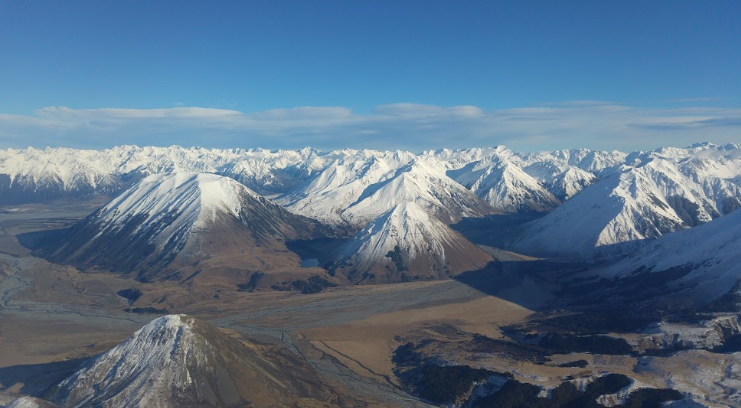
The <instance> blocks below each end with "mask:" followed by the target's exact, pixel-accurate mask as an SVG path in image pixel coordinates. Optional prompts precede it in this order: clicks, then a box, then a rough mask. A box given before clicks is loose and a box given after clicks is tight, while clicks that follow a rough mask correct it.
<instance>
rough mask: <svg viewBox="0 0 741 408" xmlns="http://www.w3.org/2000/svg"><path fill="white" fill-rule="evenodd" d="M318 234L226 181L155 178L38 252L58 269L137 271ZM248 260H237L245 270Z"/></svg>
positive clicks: (200, 176)
mask: <svg viewBox="0 0 741 408" xmlns="http://www.w3.org/2000/svg"><path fill="white" fill-rule="evenodd" d="M321 228H322V226H320V225H319V224H318V223H316V222H315V221H312V220H310V219H307V218H304V217H301V216H297V215H293V214H291V213H289V212H288V211H286V210H285V209H283V208H282V207H280V206H278V205H277V204H274V203H272V202H270V201H269V200H267V199H265V198H263V197H261V196H259V195H257V194H256V193H254V192H252V191H251V190H249V189H248V188H247V187H245V186H244V185H242V184H240V183H238V182H236V181H235V180H233V179H230V178H228V177H223V176H218V175H215V174H208V173H172V174H155V175H151V176H149V177H147V178H145V179H143V180H142V181H140V182H139V183H137V184H136V185H135V186H134V187H132V188H130V189H128V190H126V191H125V192H124V193H122V194H121V195H119V196H118V197H116V198H115V199H113V200H112V201H111V202H110V203H108V204H107V205H106V206H104V207H103V208H101V209H99V210H98V211H96V212H95V213H93V214H91V215H90V216H88V217H87V218H85V219H83V220H82V221H80V222H79V223H77V224H76V225H74V226H73V227H71V228H69V229H67V230H63V231H61V232H60V233H59V234H58V235H55V236H54V237H50V238H48V239H47V240H46V242H45V244H43V245H42V247H41V249H40V252H41V253H42V254H43V255H45V256H47V257H48V258H50V259H52V260H54V261H57V262H62V263H74V264H77V265H82V266H87V267H89V266H94V267H97V268H102V269H110V270H116V271H122V272H129V271H134V270H139V271H140V272H141V271H142V270H147V271H151V270H158V269H162V268H165V267H167V266H168V265H169V264H170V263H171V262H172V261H174V260H176V259H178V260H179V264H182V265H191V264H193V263H195V262H198V261H199V260H204V259H208V258H211V257H212V256H213V254H215V253H223V252H224V251H228V250H232V249H234V250H239V251H240V252H244V250H245V249H249V248H252V247H255V246H259V247H261V250H262V251H266V250H268V249H270V248H274V249H275V250H276V251H278V250H281V251H282V250H285V245H284V243H283V242H284V241H285V240H287V239H297V238H309V237H312V236H314V234H315V233H317V232H318V230H319V229H321ZM324 232H325V233H326V231H324ZM247 258H249V257H246V256H244V257H243V259H241V260H239V261H240V262H244V263H245V264H249V262H248V259H247Z"/></svg>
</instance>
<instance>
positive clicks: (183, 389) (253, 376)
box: [51, 315, 337, 407]
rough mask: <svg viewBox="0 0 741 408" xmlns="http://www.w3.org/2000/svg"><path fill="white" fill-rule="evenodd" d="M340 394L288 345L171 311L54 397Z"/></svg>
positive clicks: (221, 398)
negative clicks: (239, 335)
mask: <svg viewBox="0 0 741 408" xmlns="http://www.w3.org/2000/svg"><path fill="white" fill-rule="evenodd" d="M266 351H269V353H266ZM336 398H337V397H336V395H335V393H334V391H333V390H331V389H330V388H329V387H327V386H325V385H323V384H322V383H321V381H320V379H319V377H318V376H317V375H316V373H314V372H313V371H312V369H311V368H310V367H309V366H308V365H307V364H305V363H303V362H302V361H301V360H300V359H297V358H295V356H290V355H288V352H287V351H282V352H281V351H277V350H265V349H264V348H261V347H259V346H257V345H249V346H248V345H245V344H243V343H242V342H240V341H239V340H238V339H235V338H232V337H230V336H228V335H226V334H225V333H223V332H221V331H219V330H218V329H217V328H215V327H213V326H211V325H210V324H208V323H206V322H204V321H201V320H198V319H195V318H192V317H188V316H185V315H169V316H164V317H160V318H158V319H155V320H153V321H152V322H151V323H149V324H147V325H146V326H144V327H142V328H141V329H140V330H139V331H137V332H136V333H134V334H133V335H132V336H131V337H129V338H128V339H127V340H126V341H124V342H123V343H121V344H119V345H118V346H116V347H114V348H113V349H111V350H110V351H108V352H106V353H103V354H101V355H99V356H97V357H94V358H92V359H91V360H89V361H88V362H87V363H85V364H84V366H83V367H82V368H80V369H79V370H78V371H77V372H75V373H74V374H73V375H71V376H70V377H69V378H67V379H65V380H64V381H63V382H62V383H61V384H59V386H58V387H57V390H56V391H55V393H54V395H53V397H52V398H51V400H53V401H56V402H58V403H59V404H60V405H62V406H66V407H93V406H115V407H140V406H147V407H155V406H156V407H243V406H253V407H291V406H307V407H311V406H316V407H320V406H326V405H325V404H329V405H330V406H337V405H336ZM333 402H334V403H333Z"/></svg>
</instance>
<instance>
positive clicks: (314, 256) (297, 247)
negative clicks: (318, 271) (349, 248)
mask: <svg viewBox="0 0 741 408" xmlns="http://www.w3.org/2000/svg"><path fill="white" fill-rule="evenodd" d="M349 240H350V238H318V239H304V240H294V241H286V248H288V250H290V251H291V252H294V253H296V255H298V256H299V258H301V261H302V263H304V262H306V261H312V260H316V261H317V263H318V265H314V264H313V263H308V265H311V266H322V265H326V263H327V262H329V261H331V260H332V256H333V255H334V254H335V252H336V251H337V249H338V248H340V247H341V246H342V245H344V244H345V243H346V242H348V241H349Z"/></svg>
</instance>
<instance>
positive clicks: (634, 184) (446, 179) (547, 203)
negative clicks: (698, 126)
mask: <svg viewBox="0 0 741 408" xmlns="http://www.w3.org/2000/svg"><path fill="white" fill-rule="evenodd" d="M740 152H741V147H740V146H739V145H730V144H729V145H724V146H716V145H712V144H707V143H704V144H697V145H693V146H691V147H688V148H684V149H678V148H663V149H657V150H655V151H651V152H634V153H630V154H625V153H621V152H603V151H594V150H588V149H574V150H559V151H554V152H540V153H517V152H514V151H512V150H510V149H507V148H506V147H503V146H497V147H491V148H471V149H464V150H445V149H444V150H438V151H428V152H424V153H421V154H414V153H410V152H402V151H396V152H379V151H373V150H351V149H345V150H336V151H331V152H320V151H317V150H313V149H310V148H305V149H301V150H295V151H289V150H274V151H273V150H265V149H251V150H243V149H225V150H219V149H203V148H182V147H177V146H172V147H166V148H160V147H136V146H121V147H116V148H113V149H108V150H103V151H91V150H73V149H51V148H47V149H44V150H36V149H32V148H29V149H24V150H10V149H9V150H4V151H0V203H2V204H8V203H20V202H28V201H44V200H48V199H53V198H58V197H69V196H77V195H86V194H106V195H113V194H115V193H116V192H118V191H122V190H123V189H125V188H127V187H130V186H131V185H133V184H134V183H136V182H137V181H138V180H140V179H141V178H143V177H145V176H147V175H151V174H160V173H168V172H199V173H211V174H220V175H225V176H228V177H230V178H233V179H235V180H237V181H239V182H241V183H242V184H244V185H247V186H248V187H250V188H251V189H253V190H256V191H258V192H260V193H265V194H270V195H271V196H278V197H277V198H276V201H277V202H278V203H279V204H280V205H282V206H284V207H285V208H287V209H288V210H289V211H291V212H294V213H297V214H301V215H304V216H308V217H311V218H315V219H319V220H322V221H325V222H329V223H334V224H342V223H349V224H351V225H352V226H353V227H354V228H362V227H364V226H365V225H367V224H368V223H369V222H371V221H373V220H374V219H376V218H377V217H378V216H380V215H381V214H383V213H384V212H386V211H388V210H390V209H391V208H393V207H394V206H396V205H397V204H400V203H402V202H407V201H414V202H416V203H417V204H418V205H419V206H420V207H422V208H423V209H425V211H427V212H429V213H430V214H432V215H434V216H436V217H438V218H440V219H441V220H443V221H444V222H446V223H451V222H452V223H454V222H456V221H457V220H459V219H460V218H461V217H469V216H473V217H477V216H482V215H484V214H487V213H489V212H491V211H493V209H492V207H493V208H494V210H499V211H502V212H519V211H531V210H538V211H549V210H551V209H553V208H557V209H560V211H554V212H552V213H551V214H550V215H548V216H547V217H545V218H543V219H542V220H541V221H538V222H537V223H534V224H533V225H532V226H530V227H528V229H527V231H526V235H523V236H520V237H519V238H522V239H521V242H523V243H527V242H531V243H534V244H536V245H535V248H536V249H542V250H545V251H547V252H554V253H556V252H561V250H562V249H564V248H566V249H568V250H569V251H570V252H572V253H574V252H577V251H579V250H581V249H584V248H588V249H590V248H594V247H596V246H598V247H602V249H605V248H607V247H609V246H612V245H614V244H620V243H623V242H626V241H633V242H637V240H642V239H646V238H651V237H656V236H659V235H661V234H663V233H666V232H668V231H674V230H677V229H681V228H686V227H689V226H695V225H699V224H701V223H703V222H708V221H710V220H712V219H714V218H716V217H719V216H721V215H723V214H726V213H728V212H730V211H732V210H734V209H736V208H740V207H741V157H740V156H741V153H740ZM451 176H452V178H451ZM615 177H618V178H619V179H618V178H615ZM453 178H454V179H455V180H453ZM607 180H611V181H607ZM598 186H599V187H598ZM467 187H468V188H470V191H467V190H468V189H467ZM635 189H641V190H643V191H637V190H635ZM586 190H592V192H591V193H589V195H588V196H589V200H591V201H592V202H587V201H585V199H581V200H579V201H578V202H577V203H571V201H573V200H574V199H576V198H577V197H579V196H581V195H582V194H583V192H585V191H586ZM599 191H601V193H599ZM649 192H650V193H651V194H648V193H649ZM474 193H475V194H474ZM652 197H655V198H656V199H655V200H654V199H653V198H652ZM559 202H565V204H560V205H559ZM487 203H488V205H487ZM664 207H667V208H664ZM618 208H619V209H620V210H619V211H613V210H614V209H618ZM598 209H602V210H606V209H609V211H607V212H604V211H602V210H599V211H598ZM600 211H602V213H600ZM612 212H614V214H612V215H611V213H612ZM569 217H576V218H578V219H574V220H571V219H570V218H569ZM677 219H678V220H679V221H678V220H677ZM578 225H585V228H586V230H581V229H579V228H578ZM586 225H589V226H588V227H587V226H586ZM535 235H540V236H539V237H535ZM576 237H579V238H578V239H577V241H579V242H576V243H577V244H578V245H576V246H575V247H572V246H571V245H569V244H567V243H566V242H568V241H564V239H565V238H569V239H570V240H573V239H576ZM554 239H555V240H558V242H554V243H553V244H551V243H549V242H548V241H549V240H554ZM561 247H564V248H561Z"/></svg>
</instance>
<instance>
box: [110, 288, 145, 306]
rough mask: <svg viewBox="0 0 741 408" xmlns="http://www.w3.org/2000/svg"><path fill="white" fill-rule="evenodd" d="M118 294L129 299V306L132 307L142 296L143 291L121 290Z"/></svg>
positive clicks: (134, 289)
mask: <svg viewBox="0 0 741 408" xmlns="http://www.w3.org/2000/svg"><path fill="white" fill-rule="evenodd" d="M116 294H117V295H118V296H121V297H122V298H124V299H127V300H128V301H129V305H131V304H132V303H134V302H136V301H137V300H138V299H139V298H140V297H141V296H142V291H140V290H139V289H137V288H129V289H122V290H119V291H118V292H116Z"/></svg>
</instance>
